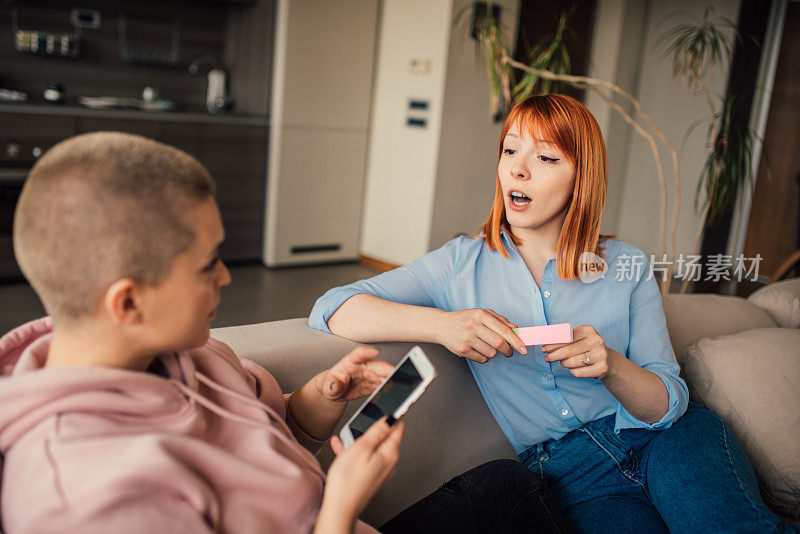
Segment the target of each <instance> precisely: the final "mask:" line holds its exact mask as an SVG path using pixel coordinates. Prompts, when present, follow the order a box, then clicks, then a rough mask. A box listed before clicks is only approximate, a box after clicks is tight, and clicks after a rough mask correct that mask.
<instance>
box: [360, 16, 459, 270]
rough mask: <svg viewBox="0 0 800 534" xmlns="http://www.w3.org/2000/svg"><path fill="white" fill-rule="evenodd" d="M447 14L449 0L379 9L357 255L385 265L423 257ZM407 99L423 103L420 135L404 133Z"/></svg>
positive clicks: (438, 127)
mask: <svg viewBox="0 0 800 534" xmlns="http://www.w3.org/2000/svg"><path fill="white" fill-rule="evenodd" d="M451 13H452V0H385V1H384V3H383V13H382V16H381V21H380V30H379V31H380V34H379V35H380V37H379V45H378V61H377V69H376V79H375V87H374V92H373V95H374V96H373V105H372V118H371V122H370V132H369V141H368V152H367V153H368V160H367V172H366V184H365V190H364V205H363V217H362V221H361V238H360V249H359V250H360V253H361V254H363V255H366V256H370V257H372V258H376V259H379V260H382V261H386V262H389V263H394V264H403V263H408V262H410V261H413V260H414V259H416V258H418V257H419V256H422V255H423V254H425V253H426V252H428V245H429V240H430V229H431V218H432V214H433V202H434V190H435V184H436V166H437V161H438V156H439V137H440V130H441V116H442V100H443V94H444V79H445V69H446V65H447V52H448V42H449V37H450V26H451ZM413 59H422V60H428V61H430V71H429V72H427V73H418V72H412V69H411V62H412V60H413ZM410 99H421V100H427V101H428V102H429V106H430V107H429V110H428V111H427V112H425V113H420V114H419V115H424V116H425V117H427V127H426V128H418V127H409V126H407V125H406V119H407V117H408V116H409V112H408V103H409V100H410Z"/></svg>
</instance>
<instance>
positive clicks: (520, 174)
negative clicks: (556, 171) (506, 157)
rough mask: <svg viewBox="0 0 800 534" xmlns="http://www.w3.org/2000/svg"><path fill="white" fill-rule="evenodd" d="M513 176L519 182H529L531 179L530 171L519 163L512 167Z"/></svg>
mask: <svg viewBox="0 0 800 534" xmlns="http://www.w3.org/2000/svg"><path fill="white" fill-rule="evenodd" d="M511 176H513V177H514V178H517V179H518V180H528V179H529V178H530V177H531V175H530V173H529V172H528V169H527V168H525V166H524V165H521V164H520V163H519V161H515V162H514V164H513V165H512V166H511Z"/></svg>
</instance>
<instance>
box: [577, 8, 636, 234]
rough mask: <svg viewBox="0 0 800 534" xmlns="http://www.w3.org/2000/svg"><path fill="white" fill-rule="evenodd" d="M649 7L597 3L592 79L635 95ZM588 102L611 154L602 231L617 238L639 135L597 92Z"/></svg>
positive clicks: (619, 100)
mask: <svg viewBox="0 0 800 534" xmlns="http://www.w3.org/2000/svg"><path fill="white" fill-rule="evenodd" d="M647 5H648V3H647V2H643V1H641V0H598V2H597V10H596V16H595V21H594V28H593V30H592V36H593V37H592V43H591V50H590V57H589V70H588V75H589V76H591V77H594V78H599V79H602V80H608V81H610V82H613V83H614V84H616V85H617V86H619V87H620V88H622V89H624V90H625V91H628V92H629V93H635V92H636V89H637V85H638V82H639V74H640V72H641V61H642V59H643V56H644V54H643V53H642V50H641V48H642V42H643V39H644V36H645V35H646V32H645V24H644V23H645V19H646V17H647V13H648V9H647ZM615 101H616V102H617V103H618V104H620V105H621V106H623V108H625V109H626V110H627V111H628V112H629V113H630V112H631V108H632V105H630V104H628V103H627V102H626V101H623V100H622V99H620V98H616V99H615ZM585 103H586V107H588V108H589V110H590V111H591V112H592V114H593V115H594V116H595V118H596V119H597V122H598V124H599V125H600V129H601V130H602V132H603V138H604V139H605V142H606V149H607V152H608V161H609V165H608V193H607V197H606V207H605V210H604V212H603V220H602V224H601V225H600V231H601V233H604V234H614V233H616V232H617V225H618V222H619V214H620V211H621V201H622V194H623V191H624V187H625V179H626V174H627V166H628V157H627V156H628V149H629V146H630V140H631V137H632V136H635V135H637V134H636V133H635V132H634V131H633V129H632V128H631V127H630V125H628V123H627V122H625V120H624V119H623V118H622V116H621V115H620V114H619V113H617V112H616V111H615V110H614V109H612V108H611V106H609V105H608V104H607V103H606V102H605V101H604V100H603V99H602V98H601V97H600V96H598V95H597V94H596V93H594V92H592V91H586V100H585Z"/></svg>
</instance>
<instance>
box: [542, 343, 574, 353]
mask: <svg viewBox="0 0 800 534" xmlns="http://www.w3.org/2000/svg"><path fill="white" fill-rule="evenodd" d="M567 345H569V343H551V344H549V345H542V352H553V351H554V350H556V349H560V348H561V347H566V346H567Z"/></svg>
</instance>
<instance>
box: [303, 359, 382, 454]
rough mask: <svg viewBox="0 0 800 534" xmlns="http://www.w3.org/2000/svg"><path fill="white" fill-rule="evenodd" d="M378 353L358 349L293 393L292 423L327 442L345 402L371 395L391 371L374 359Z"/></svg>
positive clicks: (342, 411)
mask: <svg viewBox="0 0 800 534" xmlns="http://www.w3.org/2000/svg"><path fill="white" fill-rule="evenodd" d="M380 352H381V351H380V350H378V349H376V348H375V347H358V348H356V349H355V350H353V351H352V352H351V353H350V354H348V355H347V356H345V357H344V358H342V359H341V360H339V363H337V364H336V365H334V366H333V367H331V368H330V369H328V370H327V371H323V372H321V373H319V374H318V375H317V376H315V377H314V378H312V379H311V380H309V381H308V383H307V384H306V385H305V386H303V387H302V388H300V389H299V390H297V391H295V392H294V393H292V396H291V397H290V398H289V412H290V414H291V416H292V418H293V419H294V422H295V423H297V425H298V426H299V427H300V428H302V429H303V430H304V431H305V432H306V434H308V435H309V436H311V437H312V438H314V439H317V440H319V441H325V440H326V439H328V437H330V435H331V432H333V430H334V429H335V428H336V424H337V423H338V422H339V419H341V418H342V414H343V413H344V410H345V408H346V407H347V402H348V401H351V400H353V399H360V398H361V397H366V396H367V395H369V394H370V393H372V392H373V391H374V390H375V388H376V387H378V386H379V385H380V383H381V382H382V381H383V379H384V378H386V377H387V376H389V373H391V372H392V369H394V366H392V365H391V364H390V363H387V362H384V361H381V360H376V359H375V358H377V357H378V355H379V354H380Z"/></svg>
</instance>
